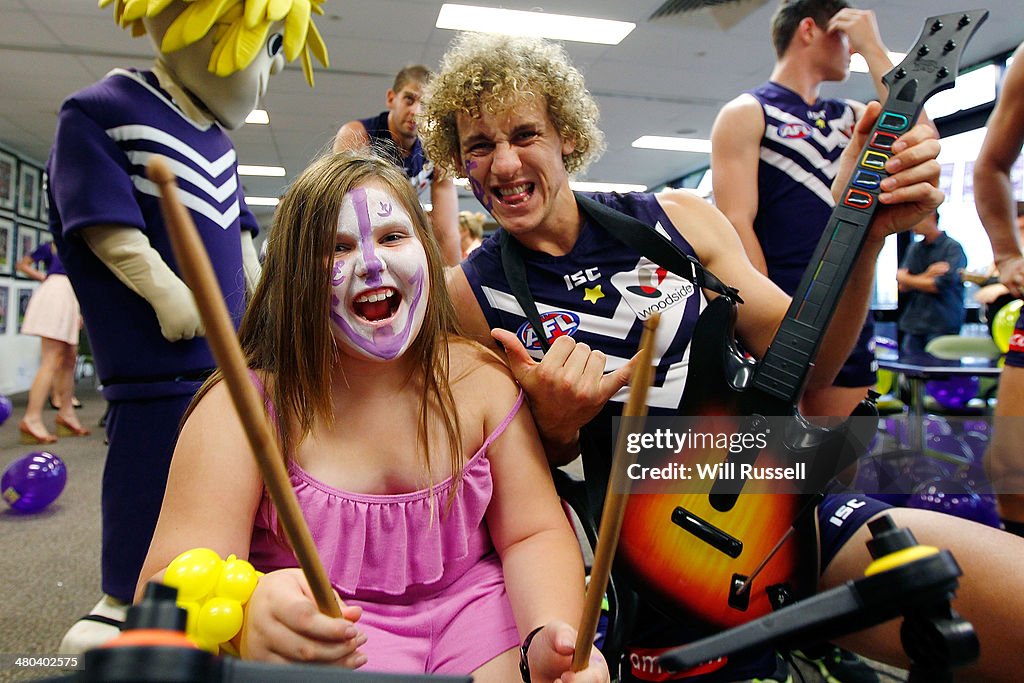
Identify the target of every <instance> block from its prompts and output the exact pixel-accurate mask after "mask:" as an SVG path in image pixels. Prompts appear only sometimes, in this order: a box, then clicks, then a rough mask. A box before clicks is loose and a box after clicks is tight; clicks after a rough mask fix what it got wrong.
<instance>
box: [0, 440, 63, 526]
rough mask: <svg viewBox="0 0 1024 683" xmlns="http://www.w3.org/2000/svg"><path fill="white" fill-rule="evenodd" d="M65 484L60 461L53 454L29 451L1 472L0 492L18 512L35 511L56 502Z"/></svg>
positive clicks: (61, 461)
mask: <svg viewBox="0 0 1024 683" xmlns="http://www.w3.org/2000/svg"><path fill="white" fill-rule="evenodd" d="M67 481H68V470H67V468H66V467H65V466H64V461H63V460H61V459H60V458H58V457H57V456H56V455H54V454H53V453H47V452H45V451H33V452H32V453H29V454H28V455H26V456H24V457H21V458H18V459H17V460H15V461H14V462H12V463H11V464H10V465H8V466H7V469H6V470H4V474H3V477H2V478H0V492H2V495H3V498H4V500H5V501H7V503H8V504H9V505H10V506H11V507H12V508H14V509H15V510H18V511H20V512H38V511H39V510H42V509H43V508H44V507H46V506H47V505H49V504H50V503H52V502H53V501H55V500H57V496H59V495H60V493H61V491H63V490H64V484H66V483H67Z"/></svg>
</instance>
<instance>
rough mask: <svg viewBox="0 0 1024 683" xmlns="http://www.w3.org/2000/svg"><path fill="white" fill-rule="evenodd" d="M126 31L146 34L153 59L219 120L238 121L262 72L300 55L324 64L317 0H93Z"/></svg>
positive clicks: (262, 87)
mask: <svg viewBox="0 0 1024 683" xmlns="http://www.w3.org/2000/svg"><path fill="white" fill-rule="evenodd" d="M112 3H113V4H114V19H115V20H116V21H117V23H118V24H120V25H121V26H122V27H124V28H130V29H131V31H132V35H133V36H141V35H143V34H149V36H150V38H151V39H152V41H153V45H154V46H155V47H156V50H157V56H158V59H159V60H160V61H161V62H162V63H163V65H164V67H165V68H166V69H167V71H168V72H170V74H171V76H172V77H173V78H174V79H175V80H176V81H177V82H178V84H179V85H180V86H181V87H182V88H183V89H184V90H185V91H186V92H187V93H188V95H189V96H190V97H192V98H193V99H194V100H195V101H196V103H197V104H198V105H199V106H200V107H202V108H203V109H205V110H206V111H208V112H209V113H210V114H211V115H212V116H213V118H215V119H217V121H218V122H220V124H221V125H222V126H224V127H225V128H229V129H234V128H238V127H239V126H241V125H242V124H243V123H244V122H245V117H246V116H248V115H249V112H251V111H252V110H253V109H254V108H256V105H257V103H258V102H259V100H260V98H261V97H262V96H263V94H264V93H265V92H266V91H267V82H268V81H269V80H270V77H271V76H272V75H274V74H276V73H278V72H279V71H280V70H281V69H282V68H284V65H285V63H286V62H290V61H292V60H294V59H295V58H296V57H301V58H302V70H303V72H304V73H305V75H306V81H307V82H308V83H309V85H310V86H312V85H313V60H312V58H313V57H316V59H317V61H319V62H320V63H321V64H323V65H324V66H327V65H328V61H327V48H326V46H325V45H324V42H323V39H322V38H321V37H320V33H319V32H318V31H317V30H316V26H315V25H314V24H313V21H312V15H313V14H323V9H321V7H320V5H321V4H322V3H323V0H99V4H100V7H106V6H107V5H110V4H112Z"/></svg>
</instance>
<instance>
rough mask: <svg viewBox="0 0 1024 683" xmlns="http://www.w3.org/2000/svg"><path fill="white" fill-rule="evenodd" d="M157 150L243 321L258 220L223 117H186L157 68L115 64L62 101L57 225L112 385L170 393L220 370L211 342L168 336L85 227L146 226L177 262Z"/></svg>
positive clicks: (53, 157) (167, 257)
mask: <svg viewBox="0 0 1024 683" xmlns="http://www.w3.org/2000/svg"><path fill="white" fill-rule="evenodd" d="M154 155H161V156H163V157H165V158H166V159H167V160H168V163H169V164H170V166H171V169H172V170H173V171H174V173H175V175H177V176H178V184H179V186H180V188H181V198H182V201H183V202H184V204H185V205H186V206H187V207H188V208H189V210H190V212H191V214H192V218H193V220H194V221H195V224H196V227H197V229H198V231H199V235H200V237H201V238H202V240H203V244H204V245H205V247H206V249H207V251H208V252H209V254H210V260H211V262H212V263H213V264H214V268H215V270H216V273H217V279H218V282H219V284H220V287H221V290H222V291H223V293H224V298H225V301H226V303H227V306H228V310H229V311H230V312H231V315H232V316H233V318H234V319H235V323H236V324H237V323H238V321H239V320H240V318H241V314H242V312H243V310H244V306H245V291H246V290H245V277H244V273H243V270H242V253H241V248H240V246H239V244H240V231H242V230H250V231H252V232H253V233H255V232H256V230H257V225H256V219H255V217H254V216H253V215H252V213H251V212H250V211H249V209H248V207H246V205H245V200H244V198H243V195H242V188H241V185H240V183H239V181H238V174H237V163H236V157H235V150H234V148H233V146H232V144H231V141H230V139H229V138H228V136H227V135H226V134H225V132H224V131H223V130H222V129H221V127H220V126H219V125H217V124H215V123H211V124H207V125H205V126H200V125H198V124H197V123H196V122H194V121H192V120H191V119H189V118H188V117H186V116H185V114H184V113H183V112H182V111H181V109H179V108H178V106H177V105H175V104H174V103H173V102H172V100H171V97H170V96H169V95H168V94H167V93H166V92H165V91H164V90H163V89H161V88H160V86H159V85H158V83H157V79H156V77H155V76H154V75H153V74H152V73H151V72H146V71H141V72H140V71H129V70H122V69H115V70H114V71H112V72H110V73H109V74H108V75H107V77H106V78H104V79H103V80H102V81H100V82H98V83H95V84H93V85H91V86H89V87H88V88H85V89H84V90H81V91H79V92H78V93H76V94H74V95H72V96H71V97H69V98H68V99H67V100H66V101H65V102H64V104H63V106H62V107H61V110H60V115H59V119H58V123H57V131H56V136H55V141H54V145H53V149H52V151H51V154H50V159H49V163H48V166H47V170H48V173H49V177H50V178H52V179H54V180H53V181H52V182H51V183H50V193H51V197H50V203H51V204H50V205H51V206H52V207H53V210H51V212H50V229H51V231H52V232H53V233H54V238H55V241H56V243H57V246H58V249H59V252H60V256H61V259H62V260H63V262H64V265H65V268H66V269H67V271H68V274H69V275H70V277H71V281H72V283H73V284H74V286H75V290H76V293H77V295H78V298H79V300H80V301H81V304H82V314H83V316H84V318H85V320H86V328H87V330H88V333H89V337H90V339H91V341H92V345H93V348H94V349H95V354H96V357H95V360H96V366H97V371H98V374H99V377H100V380H101V381H102V383H103V385H104V387H117V386H119V385H120V386H121V388H122V391H124V390H127V391H128V392H130V393H133V394H134V393H136V392H141V393H142V394H144V395H149V396H167V395H173V394H177V393H184V392H189V393H190V392H191V391H193V390H194V387H186V386H180V379H181V378H187V379H192V378H194V377H196V376H198V375H200V374H201V373H203V372H205V371H207V370H209V369H210V368H212V367H214V361H213V358H212V356H211V354H210V351H209V348H208V346H207V343H206V341H205V339H202V338H197V339H193V340H188V341H184V340H183V341H177V342H173V343H172V342H169V341H167V340H166V339H165V338H164V337H163V335H161V333H160V327H159V325H158V322H157V318H156V316H155V315H154V312H153V309H152V307H151V306H150V304H149V303H147V302H146V301H145V300H144V299H143V298H142V297H140V296H138V295H137V294H135V293H134V292H133V291H131V290H130V289H129V288H128V287H127V286H125V285H124V284H122V283H121V282H120V281H119V280H118V279H117V278H116V277H115V276H114V274H113V273H112V272H111V271H110V269H109V268H108V267H107V266H106V265H105V264H104V263H103V262H102V261H100V260H99V259H98V258H97V257H96V256H95V255H94V254H93V252H92V251H91V250H90V249H89V247H88V246H87V245H86V243H85V241H84V240H83V239H82V238H81V236H80V235H78V234H77V233H78V231H80V230H82V229H84V228H88V227H90V226H95V225H123V226H129V227H135V228H138V229H139V230H141V231H142V232H143V233H145V235H146V237H147V238H148V239H149V242H150V244H151V245H152V246H153V248H154V249H155V250H156V251H157V252H159V254H160V256H161V257H162V258H163V260H164V261H165V262H167V263H168V264H171V266H172V268H175V270H177V269H176V267H175V265H174V264H175V260H174V256H173V254H172V251H171V245H170V241H169V238H168V235H167V233H166V231H165V229H164V223H163V218H162V216H161V215H160V206H159V199H158V192H157V188H156V186H155V185H153V184H152V183H151V182H150V181H149V180H148V179H147V178H146V174H145V165H146V162H147V161H148V160H149V159H150V158H151V157H152V156H154ZM139 349H141V350H144V352H143V353H136V352H135V350H139ZM186 384H187V383H186ZM129 387H133V389H129Z"/></svg>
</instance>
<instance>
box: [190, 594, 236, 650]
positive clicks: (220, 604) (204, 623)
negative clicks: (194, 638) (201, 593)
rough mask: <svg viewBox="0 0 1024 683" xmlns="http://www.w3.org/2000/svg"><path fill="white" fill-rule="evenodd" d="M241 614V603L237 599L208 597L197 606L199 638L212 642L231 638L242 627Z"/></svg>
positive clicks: (221, 641) (220, 641)
mask: <svg viewBox="0 0 1024 683" xmlns="http://www.w3.org/2000/svg"><path fill="white" fill-rule="evenodd" d="M242 616H243V613H242V605H241V603H239V602H238V601H237V600H232V599H230V598H210V599H209V600H207V601H206V602H204V603H203V606H202V607H200V608H199V617H198V619H197V620H196V626H197V632H198V636H199V639H200V640H202V641H206V642H213V643H223V642H226V641H228V640H231V639H232V638H234V637H235V636H236V635H237V634H238V632H239V631H240V630H241V628H242Z"/></svg>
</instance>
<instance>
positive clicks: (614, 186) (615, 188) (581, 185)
mask: <svg viewBox="0 0 1024 683" xmlns="http://www.w3.org/2000/svg"><path fill="white" fill-rule="evenodd" d="M452 182H453V183H454V184H455V186H456V187H461V188H462V189H464V190H468V189H469V180H468V179H467V178H456V179H455V180H453V181H452ZM569 187H570V188H571V189H573V190H579V191H580V192H643V191H644V190H646V189H647V186H646V185H637V184H635V183H602V182H594V181H583V180H570V181H569Z"/></svg>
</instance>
